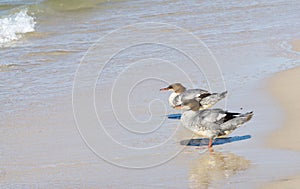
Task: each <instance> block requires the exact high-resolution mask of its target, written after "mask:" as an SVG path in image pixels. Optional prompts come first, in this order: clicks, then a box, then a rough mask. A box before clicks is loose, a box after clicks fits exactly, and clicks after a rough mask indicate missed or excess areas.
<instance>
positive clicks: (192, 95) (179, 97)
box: [160, 83, 227, 110]
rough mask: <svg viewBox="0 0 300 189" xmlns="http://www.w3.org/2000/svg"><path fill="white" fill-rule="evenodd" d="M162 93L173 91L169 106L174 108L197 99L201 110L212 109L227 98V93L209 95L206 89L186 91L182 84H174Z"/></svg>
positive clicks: (163, 89)
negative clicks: (186, 101) (183, 102)
mask: <svg viewBox="0 0 300 189" xmlns="http://www.w3.org/2000/svg"><path fill="white" fill-rule="evenodd" d="M160 91H173V92H172V93H171V95H170V96H169V104H170V106H171V107H172V108H176V107H177V106H179V105H180V104H181V103H182V101H184V100H190V99H195V100H197V101H198V102H199V110H203V109H207V108H210V107H212V106H213V105H214V104H216V103H217V102H219V101H220V100H221V99H223V98H225V97H226V94H227V91H225V92H223V93H209V92H208V91H207V90H204V89H186V88H185V87H184V86H183V85H182V84H181V83H174V84H171V85H169V86H168V87H166V88H162V89H160Z"/></svg>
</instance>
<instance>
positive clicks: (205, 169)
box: [189, 152, 250, 189]
mask: <svg viewBox="0 0 300 189" xmlns="http://www.w3.org/2000/svg"><path fill="white" fill-rule="evenodd" d="M249 166H250V161H249V160H246V159H245V158H243V157H241V156H237V155H235V154H233V153H221V152H211V153H209V152H206V153H204V154H202V155H201V156H200V157H199V158H197V159H196V160H195V161H193V162H192V163H191V168H190V173H189V185H190V188H193V189H194V188H197V189H199V188H211V187H212V185H214V184H216V183H217V182H220V181H222V180H224V179H227V178H229V177H231V176H233V175H236V174H237V173H239V172H240V171H244V170H246V169H248V168H249Z"/></svg>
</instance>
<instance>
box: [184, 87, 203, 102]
mask: <svg viewBox="0 0 300 189" xmlns="http://www.w3.org/2000/svg"><path fill="white" fill-rule="evenodd" d="M206 93H208V91H206V90H203V89H189V90H186V91H185V92H184V93H182V100H183V101H184V100H190V99H194V98H196V97H199V96H201V95H203V94H206Z"/></svg>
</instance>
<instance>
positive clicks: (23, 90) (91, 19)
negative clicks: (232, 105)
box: [0, 0, 300, 112]
mask: <svg viewBox="0 0 300 189" xmlns="http://www.w3.org/2000/svg"><path fill="white" fill-rule="evenodd" d="M299 5H300V2H299V1H298V0H292V1H288V2H287V1H284V0H272V1H267V0H261V1H254V2H253V1H251V2H250V1H249V2H245V1H239V0H232V1H222V0H218V1H213V2H212V1H201V2H199V1H193V0H192V1H176V0H171V1H162V0H155V1H149V2H148V1H130V0H117V1H104V0H99V1H92V0H89V1H86V0H85V1H84V0H69V1H59V0H45V1H42V0H39V1H32V0H29V1H27V0H26V1H25V0H23V1H22V0H16V1H8V0H6V1H3V0H1V1H0V23H1V28H0V57H1V59H0V80H1V91H0V101H1V104H2V105H4V106H2V110H3V111H4V112H6V111H14V110H16V109H20V108H22V107H23V108H24V107H26V105H28V103H34V102H41V103H42V102H43V101H44V99H47V98H49V97H55V96H57V95H63V94H70V93H71V89H72V83H73V79H74V75H75V71H76V69H77V66H78V65H79V62H80V60H81V58H82V57H83V55H84V54H85V52H86V50H87V49H88V48H89V47H90V46H91V45H92V44H94V42H95V41H97V40H98V39H99V38H101V37H103V36H104V35H106V34H108V33H109V32H112V31H114V30H116V29H119V28H121V27H124V26H126V25H129V24H136V23H141V22H161V23H167V24H171V25H175V26H178V27H181V28H183V29H185V30H187V31H189V32H190V33H192V34H194V35H195V36H197V37H198V38H200V39H201V40H202V41H203V42H204V43H205V44H206V45H207V46H208V47H209V48H210V50H211V51H212V52H213V53H214V54H215V56H216V59H217V60H218V62H219V64H220V67H221V69H222V72H223V74H224V77H225V80H226V83H227V87H229V88H230V87H232V88H234V87H235V86H237V85H239V84H241V85H242V84H243V83H245V82H246V81H248V80H257V79H261V78H264V77H266V76H267V75H268V74H270V73H274V72H276V71H279V70H284V69H287V68H289V67H293V66H295V65H297V64H298V63H297V62H296V61H295V60H296V58H295V57H294V55H291V52H289V51H288V50H287V49H288V48H287V47H286V45H283V44H288V43H289V41H290V40H292V39H294V38H299V37H300V36H299V29H300V23H299V18H300V16H299V10H298V7H299ZM161 35H163V34H161ZM119 37H120V39H122V40H128V41H131V40H133V38H134V36H133V35H131V36H126V35H124V36H119ZM182 42H183V43H184V39H183V40H182ZM112 43H113V42H112ZM143 49H144V48H143V47H142V48H139V49H138V50H140V53H141V54H143ZM134 52H138V51H134ZM131 53H133V51H130V52H129V53H127V54H125V55H122V56H120V57H119V59H118V62H119V63H118V64H117V66H114V67H111V68H107V69H106V70H105V71H106V72H107V74H108V76H107V77H106V82H111V81H112V79H110V77H109V74H110V73H111V74H114V73H117V72H119V71H120V70H122V69H123V68H124V67H126V65H128V63H129V62H133V61H136V60H138V59H139V58H141V57H142V56H140V55H139V56H136V57H135V56H134V55H133V54H131ZM144 54H145V53H144ZM147 54H148V55H149V54H150V55H151V56H149V57H154V58H155V57H162V54H165V52H164V50H163V49H160V48H159V47H157V48H156V49H154V50H153V51H152V52H147ZM146 58H147V57H146ZM166 58H168V57H166ZM94 59H95V60H97V59H98V58H97V55H95V56H94ZM233 70H234V74H232V71H233ZM189 73H190V74H194V75H197V74H196V73H194V71H193V70H190V71H189ZM195 77H196V79H195V80H199V82H200V81H202V80H203V75H201V74H198V75H197V76H195ZM197 77H198V78H197ZM111 78H113V76H111Z"/></svg>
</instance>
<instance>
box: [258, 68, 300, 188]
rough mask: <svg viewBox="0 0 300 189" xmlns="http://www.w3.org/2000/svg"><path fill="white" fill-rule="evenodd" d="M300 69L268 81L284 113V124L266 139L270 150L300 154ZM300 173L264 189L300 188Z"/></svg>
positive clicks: (291, 70) (293, 69) (289, 71)
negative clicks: (299, 119) (299, 124)
mask: <svg viewBox="0 0 300 189" xmlns="http://www.w3.org/2000/svg"><path fill="white" fill-rule="evenodd" d="M299 75H300V67H299V66H298V67H296V68H292V69H289V70H285V71H282V72H280V73H277V74H275V75H274V76H272V77H271V78H270V79H269V81H268V91H269V92H270V93H271V95H272V96H273V98H274V100H276V102H277V103H278V104H279V106H280V108H281V109H282V113H283V123H282V124H281V126H280V127H279V128H278V129H276V130H275V131H273V132H272V133H271V134H270V135H269V136H268V137H267V139H266V145H267V147H268V148H272V149H280V150H289V151H296V152H300V138H299V137H298V133H299V132H300V127H299V126H298V122H297V118H298V117H299V115H300V104H299V103H298V101H297V99H298V97H299V96H300V88H297V87H296V86H297V85H299V82H300V77H299ZM299 186H300V173H297V174H296V175H293V176H289V177H286V178H284V179H280V180H274V181H272V182H270V183H267V184H265V185H263V187H262V188H298V187H299Z"/></svg>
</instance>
